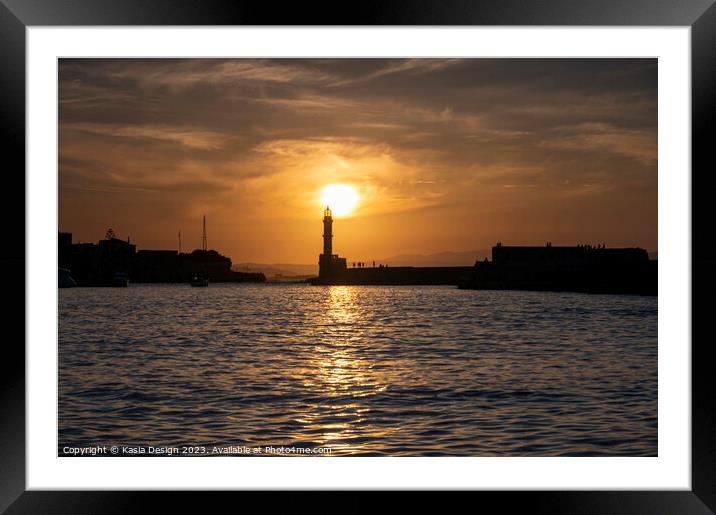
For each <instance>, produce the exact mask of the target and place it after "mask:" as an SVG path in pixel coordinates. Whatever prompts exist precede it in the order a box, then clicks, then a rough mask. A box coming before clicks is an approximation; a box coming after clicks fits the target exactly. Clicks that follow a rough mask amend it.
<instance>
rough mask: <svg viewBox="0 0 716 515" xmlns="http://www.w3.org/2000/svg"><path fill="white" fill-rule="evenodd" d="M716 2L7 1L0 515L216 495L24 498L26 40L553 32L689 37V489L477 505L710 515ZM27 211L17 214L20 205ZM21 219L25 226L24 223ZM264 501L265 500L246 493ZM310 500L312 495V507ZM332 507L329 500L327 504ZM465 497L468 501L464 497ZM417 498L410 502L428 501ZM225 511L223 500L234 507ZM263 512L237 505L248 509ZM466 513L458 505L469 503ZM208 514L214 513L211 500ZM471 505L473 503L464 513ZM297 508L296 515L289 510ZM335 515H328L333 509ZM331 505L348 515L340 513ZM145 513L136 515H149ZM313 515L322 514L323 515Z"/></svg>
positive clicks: (0, 5)
mask: <svg viewBox="0 0 716 515" xmlns="http://www.w3.org/2000/svg"><path fill="white" fill-rule="evenodd" d="M715 1H716V0H671V1H669V0H601V1H599V0H589V1H584V2H575V1H573V0H553V1H540V0H533V1H530V0H500V1H499V2H498V1H494V2H476V1H475V0H442V1H440V2H437V1H429V0H382V1H380V0H378V1H362V2H356V3H352V4H346V3H338V2H335V3H332V4H329V5H323V4H321V3H290V2H286V3H281V4H280V5H279V4H273V3H269V2H245V1H230V0H216V1H214V0H154V1H151V2H150V1H147V0H122V1H121V2H120V1H117V0H0V91H1V92H2V94H0V119H1V120H2V122H1V124H0V131H1V137H0V145H1V146H2V155H3V163H4V165H5V166H4V167H3V168H4V172H5V173H4V174H3V181H4V186H5V188H4V192H5V194H6V195H5V199H4V200H3V201H2V202H0V220H2V221H4V224H3V245H2V254H1V255H0V263H1V264H2V268H0V270H2V271H3V272H4V275H5V287H4V288H3V289H2V296H3V306H4V311H3V322H4V323H5V325H6V327H10V326H11V325H12V326H13V328H14V329H16V330H18V329H19V331H18V332H16V333H15V334H13V335H12V336H10V334H11V333H9V332H7V331H6V338H5V339H4V342H3V343H4V345H3V346H2V359H0V367H1V371H0V381H2V397H1V401H0V402H1V411H0V413H2V417H0V420H1V422H0V511H4V510H7V513H12V514H15V513H17V514H19V513H43V514H52V513H76V514H78V513H128V512H134V511H137V509H138V507H140V508H141V507H146V506H147V503H148V502H149V501H150V500H152V501H154V500H159V502H161V503H162V505H163V510H162V511H169V510H170V509H171V506H172V505H174V506H181V507H183V508H184V509H186V508H187V507H191V505H192V504H193V503H196V506H204V507H206V506H207V505H208V503H209V499H207V498H206V497H207V496H209V495H212V496H215V495H219V496H220V497H224V498H226V497H229V496H233V495H237V494H236V493H211V494H210V493H208V492H202V493H200V494H192V496H191V498H189V497H188V495H187V494H183V493H176V492H117V491H115V492H96V491H95V492H80V491H63V492H59V491H56V492H50V491H45V492H41V491H26V487H25V472H26V469H25V453H26V449H25V445H26V440H25V430H26V427H25V426H26V424H25V326H24V320H25V303H24V299H25V298H26V297H25V277H26V276H25V275H23V274H21V273H19V270H24V271H25V274H31V273H32V270H26V269H25V245H24V242H25V226H24V223H23V224H21V223H20V221H19V220H20V218H21V215H20V213H22V214H23V217H24V213H25V195H24V192H25V173H24V170H25V145H24V143H25V105H26V104H25V101H26V99H25V58H26V56H25V50H26V48H25V47H26V45H25V29H26V28H27V27H30V26H47V25H57V26H83V25H84V26H86V25H158V26H159V25H239V26H240V25H339V26H340V25H451V26H453V25H454V26H457V25H463V26H464V25H522V26H524V25H533V26H534V25H543V26H544V25H552V26H566V25H577V26H599V25H603V26H632V25H633V26H689V27H691V45H692V46H691V51H692V55H691V74H692V77H691V79H692V113H691V115H692V170H691V184H692V249H691V252H692V254H691V255H692V305H691V308H692V341H691V342H682V343H683V345H688V344H689V343H691V355H692V421H691V422H692V441H691V443H692V456H691V465H692V490H691V491H642V492H627V491H614V492H605V491H589V492H520V493H516V492H501V493H497V492H480V493H477V496H478V497H482V499H480V500H479V501H477V502H480V503H482V502H484V501H485V500H487V499H489V500H490V501H497V502H499V503H500V505H501V510H502V509H504V508H508V509H509V508H511V507H515V506H517V505H520V506H522V505H525V504H526V505H528V506H529V509H530V511H533V510H536V511H537V512H540V511H542V512H550V513H652V514H654V513H712V512H714V511H716V411H715V410H714V408H713V402H712V397H713V393H714V392H716V384H715V383H716V381H715V380H714V377H715V376H714V374H713V373H712V368H713V365H712V362H711V361H710V360H709V347H710V345H711V339H710V338H708V334H709V333H708V332H707V331H708V326H707V322H708V319H709V318H711V314H710V313H709V311H710V310H709V305H708V303H707V302H706V301H705V299H707V298H708V297H707V295H708V294H709V293H710V292H711V291H713V290H714V286H716V271H715V270H716V243H714V240H713V238H711V235H710V231H709V229H710V227H709V226H710V223H709V222H710V221H711V219H712V218H713V217H712V216H711V205H710V202H708V201H709V200H710V198H707V196H709V197H710V196H711V195H712V192H713V191H714V190H713V188H711V186H712V185H713V179H712V176H713V173H714V171H715V170H716V156H715V154H714V151H713V149H712V147H713V143H712V136H713V135H714V130H713V128H714V127H716V5H715V4H714V2H715ZM17 204H19V205H17ZM23 219H24V218H23ZM239 495H242V496H244V497H254V498H255V497H256V496H257V495H259V494H258V493H240V494H239ZM296 495H297V494H295V493H284V494H280V495H279V494H277V493H275V492H272V493H271V496H272V498H271V503H272V506H274V507H275V506H277V505H278V506H285V507H289V506H293V507H295V506H299V505H303V506H310V505H311V504H312V503H313V501H312V500H310V499H306V498H305V497H304V496H302V497H301V499H300V500H298V499H296ZM304 495H305V494H304ZM308 495H309V496H313V497H315V500H316V502H319V503H320V505H321V506H324V508H323V509H324V510H328V511H332V512H335V511H357V510H364V509H368V508H370V506H371V505H372V504H373V500H372V498H371V496H370V495H372V494H369V495H368V496H359V495H358V494H357V493H355V492H352V493H349V494H348V496H347V497H344V498H343V499H341V501H340V502H341V504H340V505H335V504H332V503H333V499H331V498H330V496H329V498H327V497H326V496H327V494H326V493H309V494H308ZM331 495H334V494H331ZM458 497H459V496H458ZM421 498H422V493H418V492H414V493H413V499H414V500H415V499H417V500H418V501H419V502H420V499H421ZM227 500H228V499H227ZM254 501H258V499H245V498H244V499H242V502H249V503H253V502H254ZM463 501H465V499H463V500H462V501H461V502H463ZM211 502H212V503H213V502H215V499H214V498H212V499H211ZM467 502H469V503H471V504H472V503H474V502H476V501H475V500H469V501H467ZM294 503H297V504H294ZM330 506H333V508H328V507H330ZM336 506H341V508H337V507H336ZM145 509H146V508H144V509H141V511H145ZM314 511H321V510H320V509H319V510H314Z"/></svg>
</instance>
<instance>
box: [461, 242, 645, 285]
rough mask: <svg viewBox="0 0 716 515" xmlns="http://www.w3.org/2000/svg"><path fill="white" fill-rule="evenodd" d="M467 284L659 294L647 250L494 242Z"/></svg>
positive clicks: (475, 267)
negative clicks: (520, 245)
mask: <svg viewBox="0 0 716 515" xmlns="http://www.w3.org/2000/svg"><path fill="white" fill-rule="evenodd" d="M460 287H461V288H467V289H479V290H545V291H575V292H587V293H632V294H641V295H656V294H657V290H658V277H657V262H656V261H653V260H650V259H649V255H648V253H647V252H646V250H645V249H641V248H621V249H611V248H607V247H606V246H605V245H596V246H593V245H577V246H576V247H554V246H552V244H551V243H547V245H545V246H544V247H517V246H516V247H511V246H506V245H502V244H501V243H498V244H497V245H495V246H494V247H492V262H487V261H483V262H480V261H478V262H476V263H475V266H474V268H473V271H472V273H471V274H470V275H469V276H468V277H466V278H465V280H464V281H462V282H461V283H460Z"/></svg>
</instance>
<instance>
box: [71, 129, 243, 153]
mask: <svg viewBox="0 0 716 515" xmlns="http://www.w3.org/2000/svg"><path fill="white" fill-rule="evenodd" d="M61 130H62V131H63V132H64V131H79V132H85V133H89V134H96V135H101V136H109V137H116V138H131V139H135V140H139V141H146V140H157V141H166V142H170V143H177V144H179V145H182V146H184V147H188V148H191V149H196V150H217V149H219V148H221V147H222V146H223V145H224V144H225V143H226V141H227V140H229V139H230V138H229V136H227V135H226V134H222V133H219V132H215V131H210V130H201V129H195V128H191V127H172V126H166V125H114V124H99V123H64V124H62V125H61Z"/></svg>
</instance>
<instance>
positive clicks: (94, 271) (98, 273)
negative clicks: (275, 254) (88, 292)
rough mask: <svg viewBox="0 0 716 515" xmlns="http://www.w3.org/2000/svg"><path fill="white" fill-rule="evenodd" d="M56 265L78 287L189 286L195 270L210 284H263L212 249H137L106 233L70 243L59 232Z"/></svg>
mask: <svg viewBox="0 0 716 515" xmlns="http://www.w3.org/2000/svg"><path fill="white" fill-rule="evenodd" d="M57 246H58V262H59V266H60V268H65V269H69V270H70V273H71V276H72V278H73V279H74V280H75V281H76V283H77V285H78V286H112V285H116V283H117V278H118V277H122V278H125V279H129V280H130V281H131V282H134V283H145V282H146V283H171V282H180V283H187V284H188V283H189V281H191V279H192V278H193V277H194V275H196V272H197V270H199V269H201V270H208V271H209V274H210V277H211V279H212V282H264V281H265V280H266V276H264V274H262V273H247V272H235V271H233V270H231V259H230V258H228V257H226V256H222V255H221V254H219V253H218V252H216V251H215V250H207V251H204V250H194V251H193V252H191V253H190V254H180V253H179V252H177V251H176V250H139V251H137V250H136V246H135V245H133V244H130V243H129V240H127V241H124V240H120V239H118V238H116V237H115V235H114V231H112V230H111V229H110V230H108V231H107V235H106V237H105V239H104V240H101V241H100V242H98V244H96V245H95V244H93V243H75V244H73V243H72V234H71V233H59V236H58V245H57Z"/></svg>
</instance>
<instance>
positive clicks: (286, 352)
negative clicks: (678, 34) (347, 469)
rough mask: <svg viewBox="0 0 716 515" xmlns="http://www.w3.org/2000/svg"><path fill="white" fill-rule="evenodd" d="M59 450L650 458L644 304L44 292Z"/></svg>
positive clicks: (653, 349) (652, 327) (489, 296)
mask: <svg viewBox="0 0 716 515" xmlns="http://www.w3.org/2000/svg"><path fill="white" fill-rule="evenodd" d="M58 296H59V297H58V302H59V309H58V314H59V316H58V361H59V363H58V367H59V368H58V383H59V384H58V387H59V388H58V391H59V395H58V455H61V456H67V455H96V454H90V453H85V451H81V450H78V449H89V448H99V449H100V451H101V452H100V455H101V454H102V453H104V454H105V455H109V454H108V449H112V451H111V453H112V454H115V455H163V456H188V455H209V456H246V455H252V456H267V455H272V456H275V455H286V456H293V455H303V456H305V455H311V456H316V458H317V459H318V457H328V456H657V453H658V445H657V444H658V439H657V429H658V428H657V379H658V378H657V298H656V297H642V296H629V295H618V296H615V295H594V294H580V293H556V292H526V291H477V290H459V289H457V288H455V287H451V286H311V285H308V284H235V283H234V284H211V285H210V286H209V287H208V288H191V287H190V286H189V285H184V284H182V285H140V284H131V285H130V287H128V288H68V289H60V290H58Z"/></svg>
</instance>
